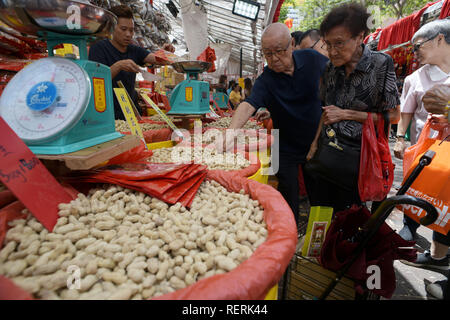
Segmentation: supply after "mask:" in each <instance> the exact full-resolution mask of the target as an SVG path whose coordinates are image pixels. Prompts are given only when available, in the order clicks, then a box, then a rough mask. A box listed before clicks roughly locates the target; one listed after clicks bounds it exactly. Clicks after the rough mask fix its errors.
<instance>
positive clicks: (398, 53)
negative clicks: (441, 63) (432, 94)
mask: <svg viewBox="0 0 450 320" xmlns="http://www.w3.org/2000/svg"><path fill="white" fill-rule="evenodd" d="M449 16H450V1H448V0H440V1H435V2H430V3H428V4H427V5H426V6H424V7H423V8H422V9H420V10H418V11H417V12H415V13H413V14H412V15H410V16H408V17H405V18H403V19H399V20H398V21H396V22H395V23H393V24H391V25H389V26H388V27H386V28H384V29H381V28H379V29H377V30H376V31H375V32H374V33H372V34H370V35H368V36H367V37H366V39H365V41H364V42H365V43H366V44H367V45H368V46H369V47H370V48H371V49H372V50H377V51H381V52H385V53H387V54H389V55H390V56H391V57H392V59H393V60H394V64H395V70H396V74H397V79H398V80H399V83H398V86H399V89H400V90H399V92H401V88H402V83H403V81H404V79H405V78H406V77H407V76H408V75H410V74H411V73H412V72H414V71H415V70H417V69H418V68H419V64H418V63H417V61H416V60H415V58H414V54H413V52H412V44H411V38H412V37H413V35H414V33H416V32H417V30H419V29H420V27H422V26H423V25H424V24H426V23H428V22H430V21H433V20H435V19H446V18H447V17H449Z"/></svg>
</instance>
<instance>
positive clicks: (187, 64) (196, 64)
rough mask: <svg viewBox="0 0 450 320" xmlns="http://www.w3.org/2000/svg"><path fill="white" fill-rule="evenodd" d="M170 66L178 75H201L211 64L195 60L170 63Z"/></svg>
mask: <svg viewBox="0 0 450 320" xmlns="http://www.w3.org/2000/svg"><path fill="white" fill-rule="evenodd" d="M171 66H172V67H173V68H174V69H175V71H177V72H180V73H194V72H197V73H201V72H205V71H207V70H208V69H209V68H211V62H204V61H197V60H192V61H179V62H174V63H172V64H171Z"/></svg>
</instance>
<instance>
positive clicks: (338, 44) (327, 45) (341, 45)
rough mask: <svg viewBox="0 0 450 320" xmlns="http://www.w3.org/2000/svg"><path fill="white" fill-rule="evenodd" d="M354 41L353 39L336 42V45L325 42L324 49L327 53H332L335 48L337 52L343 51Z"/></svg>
mask: <svg viewBox="0 0 450 320" xmlns="http://www.w3.org/2000/svg"><path fill="white" fill-rule="evenodd" d="M352 39H353V38H350V39H347V40H345V41H336V42H335V43H330V42H328V41H325V42H324V43H323V45H322V49H324V50H327V51H331V50H332V49H333V48H335V49H336V50H342V49H343V48H344V47H345V45H346V44H347V43H348V42H349V41H350V40H352Z"/></svg>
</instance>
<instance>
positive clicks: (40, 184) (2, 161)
mask: <svg viewBox="0 0 450 320" xmlns="http://www.w3.org/2000/svg"><path fill="white" fill-rule="evenodd" d="M0 136H1V137H2V139H1V141H0V180H1V181H2V183H3V184H5V185H6V186H7V187H8V189H9V190H11V192H12V193H14V195H15V196H16V197H17V198H18V199H19V200H20V201H21V202H22V203H23V204H24V206H25V207H26V208H27V209H28V210H29V211H30V212H31V213H32V214H33V215H34V216H35V217H36V219H37V220H39V222H41V223H42V225H43V226H44V227H45V228H46V229H47V230H49V231H50V232H51V231H53V227H54V226H55V224H56V222H57V220H58V218H59V216H58V211H59V209H58V204H60V203H69V202H70V201H71V200H73V199H72V197H71V196H70V195H69V194H68V193H67V192H66V190H65V189H64V188H63V187H62V186H61V185H60V184H59V183H58V181H56V179H55V178H54V177H53V175H52V174H51V173H50V172H49V171H48V170H47V168H46V167H45V166H44V165H43V164H42V162H41V161H40V160H39V159H38V158H37V157H36V156H35V155H34V154H33V153H32V152H31V150H30V149H29V148H28V147H27V146H26V144H25V143H24V142H23V141H22V139H20V138H19V137H18V136H17V134H16V133H15V132H14V131H13V130H12V129H11V128H10V127H9V126H8V124H7V123H6V122H5V120H3V118H2V117H0Z"/></svg>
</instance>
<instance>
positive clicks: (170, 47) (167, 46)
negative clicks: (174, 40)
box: [162, 43, 175, 53]
mask: <svg viewBox="0 0 450 320" xmlns="http://www.w3.org/2000/svg"><path fill="white" fill-rule="evenodd" d="M162 49H163V50H166V51H169V52H172V53H174V52H175V47H174V46H173V45H172V44H171V43H165V44H164V45H163V47H162Z"/></svg>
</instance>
